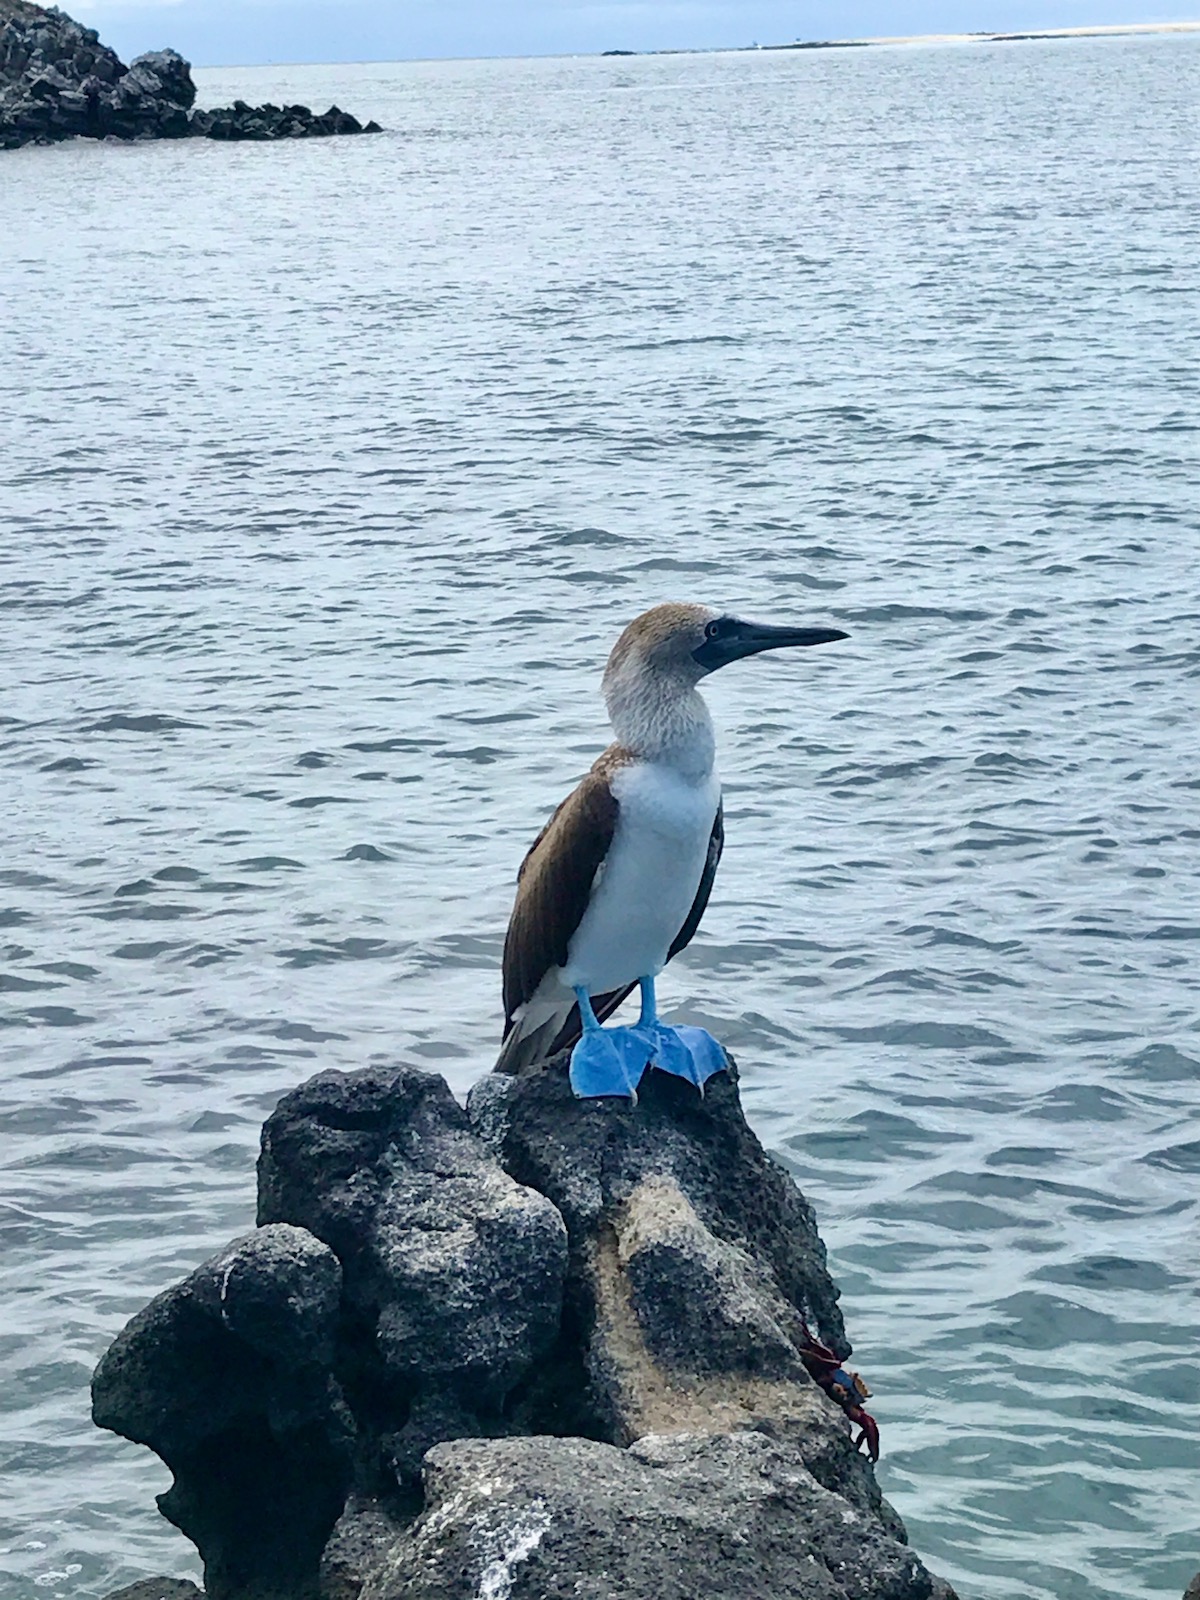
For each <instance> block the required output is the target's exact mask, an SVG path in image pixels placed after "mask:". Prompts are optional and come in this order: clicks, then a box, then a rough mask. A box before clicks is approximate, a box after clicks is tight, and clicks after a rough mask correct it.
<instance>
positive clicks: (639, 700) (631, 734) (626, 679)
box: [604, 671, 716, 783]
mask: <svg viewBox="0 0 1200 1600" xmlns="http://www.w3.org/2000/svg"><path fill="white" fill-rule="evenodd" d="M604 698H605V701H606V703H607V705H608V714H609V718H610V719H611V721H612V725H613V732H614V733H615V734H616V736H617V741H618V743H620V744H622V745H623V746H624V747H625V749H626V750H628V751H629V752H630V753H631V754H632V755H634V756H636V757H638V758H639V760H642V761H653V762H659V763H661V764H662V765H663V766H666V767H671V768H673V769H674V770H675V771H676V772H678V773H680V774H681V776H683V777H685V778H688V779H689V780H690V781H691V782H693V783H701V782H703V781H704V780H705V779H706V778H707V777H708V776H709V774H710V773H711V772H712V770H713V763H714V761H715V759H716V738H715V735H714V733H713V725H712V718H711V717H710V716H709V713H708V707H707V706H706V705H705V703H704V699H703V696H701V695H700V694H698V693H697V691H696V689H695V687H694V686H693V685H691V684H687V683H680V682H679V681H678V680H677V679H674V678H671V677H668V676H666V675H665V674H659V673H650V672H644V671H643V672H638V673H628V674H626V673H616V674H613V675H612V676H611V677H609V678H606V680H605V684H604Z"/></svg>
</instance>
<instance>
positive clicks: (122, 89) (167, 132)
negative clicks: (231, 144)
mask: <svg viewBox="0 0 1200 1600" xmlns="http://www.w3.org/2000/svg"><path fill="white" fill-rule="evenodd" d="M195 99H196V86H195V84H194V83H193V82H192V69H191V67H190V66H189V65H188V63H187V62H186V61H185V60H184V59H183V57H182V56H181V55H180V54H179V53H178V52H177V51H175V50H152V51H149V52H148V53H147V54H145V55H140V56H138V57H137V58H136V60H134V61H133V62H131V63H130V65H129V66H126V65H125V63H124V62H123V61H122V60H121V59H120V57H119V56H118V55H117V54H116V53H115V51H113V50H110V49H109V48H108V46H107V45H103V44H101V43H100V38H99V35H98V34H97V33H96V30H95V29H94V28H85V27H83V25H82V24H81V23H78V22H76V21H75V20H74V19H73V18H72V17H69V16H67V15H66V13H65V12H63V11H59V10H58V9H57V8H56V7H51V8H49V9H46V8H43V7H42V6H36V5H32V4H30V3H29V0H0V149H15V148H17V147H18V146H20V145H25V144H54V143H57V142H58V141H60V140H63V139H71V138H76V137H81V138H88V139H182V138H187V137H205V138H210V139H288V138H312V137H316V136H321V135H327V134H335V133H365V132H378V131H379V126H378V124H377V123H368V124H367V126H366V128H364V127H363V126H362V124H361V123H359V122H358V120H357V119H356V118H355V117H352V116H350V115H349V113H347V112H344V111H341V110H339V108H338V107H337V106H331V107H330V108H329V110H328V111H326V112H323V113H322V114H320V115H314V114H313V112H312V111H310V110H309V108H308V107H307V106H286V107H281V106H273V105H264V106H249V105H247V104H246V103H245V102H244V101H241V100H238V101H235V103H234V104H233V105H232V106H229V107H222V108H221V109H219V110H216V111H196V110H194V109H193V105H194V102H195Z"/></svg>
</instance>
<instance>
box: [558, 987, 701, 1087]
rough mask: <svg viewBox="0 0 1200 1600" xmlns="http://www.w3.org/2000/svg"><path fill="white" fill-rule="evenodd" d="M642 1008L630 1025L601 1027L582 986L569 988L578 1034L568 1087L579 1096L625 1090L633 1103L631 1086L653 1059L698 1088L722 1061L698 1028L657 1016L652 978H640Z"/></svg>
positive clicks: (640, 1079) (640, 1078)
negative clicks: (580, 1027) (578, 1023)
mask: <svg viewBox="0 0 1200 1600" xmlns="http://www.w3.org/2000/svg"><path fill="white" fill-rule="evenodd" d="M640 983H641V988H642V1014H641V1016H640V1017H639V1018H638V1020H637V1022H636V1023H635V1024H634V1026H633V1027H631V1028H602V1027H601V1026H600V1024H599V1022H597V1020H596V1013H595V1011H594V1010H593V1009H592V1003H591V1000H590V999H589V997H588V993H587V990H586V989H584V988H582V987H580V988H577V989H576V990H575V998H576V999H577V1000H578V1002H579V1015H580V1018H581V1020H582V1023H583V1037H582V1038H581V1039H580V1041H579V1043H578V1044H577V1045H576V1046H575V1048H574V1050H573V1051H572V1052H571V1087H572V1089H574V1091H575V1093H576V1094H577V1095H578V1096H579V1098H580V1099H581V1100H590V1099H598V1098H599V1097H601V1096H603V1095H627V1096H628V1097H629V1098H630V1099H631V1100H632V1101H633V1102H634V1103H635V1104H636V1103H637V1086H638V1084H639V1083H640V1082H641V1081H642V1074H643V1073H644V1072H645V1070H646V1068H647V1067H648V1066H650V1065H651V1063H653V1065H654V1066H656V1067H658V1068H659V1070H660V1071H662V1072H669V1073H671V1074H672V1075H673V1076H674V1077H676V1078H686V1079H687V1081H688V1082H689V1083H694V1084H695V1085H696V1087H697V1089H699V1091H700V1093H701V1094H703V1093H704V1085H705V1084H706V1083H707V1081H708V1080H709V1078H711V1077H712V1075H713V1073H714V1072H722V1071H723V1070H724V1069H725V1067H726V1066H728V1064H729V1063H728V1061H727V1059H726V1056H725V1051H724V1050H723V1049H722V1047H721V1046H720V1045H719V1044H718V1043H717V1041H716V1040H715V1039H714V1038H713V1036H712V1034H711V1033H706V1032H705V1031H704V1029H703V1028H668V1027H667V1025H666V1024H665V1023H663V1022H660V1021H659V1020H658V1011H657V1008H656V1006H655V1001H654V979H653V978H642V979H641V980H640Z"/></svg>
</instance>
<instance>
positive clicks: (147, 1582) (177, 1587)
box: [107, 1578, 204, 1600]
mask: <svg viewBox="0 0 1200 1600" xmlns="http://www.w3.org/2000/svg"><path fill="white" fill-rule="evenodd" d="M107 1600H204V1595H203V1592H202V1591H201V1590H199V1589H197V1587H196V1585H195V1584H194V1583H192V1582H191V1580H190V1579H188V1578H142V1579H140V1581H139V1582H137V1583H131V1584H129V1585H128V1586H127V1587H126V1588H124V1589H117V1590H115V1591H114V1592H113V1593H112V1594H110V1595H109V1596H108V1597H107Z"/></svg>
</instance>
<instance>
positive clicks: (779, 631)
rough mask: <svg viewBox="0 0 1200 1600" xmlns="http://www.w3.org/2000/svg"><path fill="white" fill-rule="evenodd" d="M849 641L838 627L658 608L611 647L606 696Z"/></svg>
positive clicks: (691, 682)
mask: <svg viewBox="0 0 1200 1600" xmlns="http://www.w3.org/2000/svg"><path fill="white" fill-rule="evenodd" d="M846 637H847V635H846V634H844V633H843V632H842V631H841V630H840V629H839V628H780V627H773V626H771V625H769V624H767V623H762V622H743V621H742V619H741V618H740V617H731V616H729V615H727V614H726V613H724V612H719V611H713V610H710V608H709V607H708V606H693V605H678V604H671V605H662V606H654V607H652V608H651V610H649V611H643V613H642V615H641V616H640V617H635V618H634V619H633V621H632V622H631V623H630V624H629V626H628V627H627V628H626V629H625V631H624V632H623V633H622V635H621V637H620V638H619V639H618V640H617V642H616V644H615V645H614V646H613V651H612V654H611V655H610V656H609V658H608V666H607V667H606V669H605V673H604V691H605V694H606V696H608V695H611V694H612V692H613V691H614V690H616V691H619V690H620V689H621V688H622V687H625V688H632V686H633V685H634V683H636V682H638V681H644V680H646V679H648V678H657V679H658V680H660V681H665V682H668V683H672V684H675V685H678V687H679V688H680V689H690V688H694V687H695V685H696V684H697V683H699V682H700V680H701V678H706V677H707V676H708V674H709V673H710V672H715V671H716V670H717V668H718V667H726V666H728V665H729V663H730V662H731V661H740V660H741V659H742V658H743V656H754V655H758V654H760V653H761V652H762V651H764V650H782V649H785V648H787V647H788V646H789V645H812V644H832V643H833V641H834V640H835V639H845V638H846Z"/></svg>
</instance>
